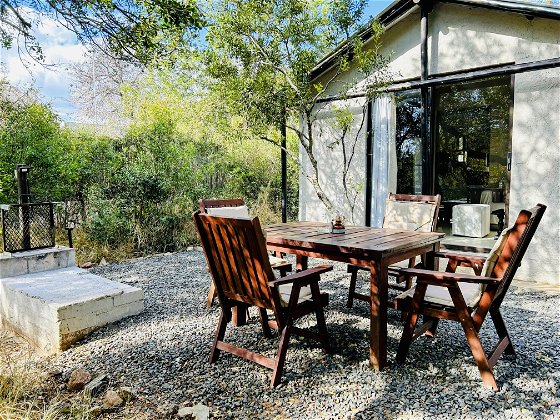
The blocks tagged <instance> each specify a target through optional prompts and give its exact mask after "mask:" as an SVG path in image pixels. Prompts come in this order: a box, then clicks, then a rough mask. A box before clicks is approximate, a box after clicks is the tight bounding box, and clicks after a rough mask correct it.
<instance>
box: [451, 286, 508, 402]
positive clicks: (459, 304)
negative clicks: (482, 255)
mask: <svg viewBox="0 0 560 420" xmlns="http://www.w3.org/2000/svg"><path fill="white" fill-rule="evenodd" d="M447 289H448V290H449V294H450V295H451V298H452V299H453V304H454V305H455V309H456V310H457V315H458V316H459V321H460V322H461V326H462V327H463V331H464V332H465V336H466V337H467V342H468V343H469V347H470V348H471V353H472V355H473V357H474V360H475V362H476V365H477V366H478V370H479V372H480V377H481V378H482V382H483V383H484V384H485V385H488V386H490V387H492V388H493V389H494V390H495V391H498V389H499V388H498V385H497V384H496V379H495V378H494V373H493V372H492V369H491V368H490V365H489V363H488V359H487V358H486V353H485V352H484V348H483V347H482V343H481V342H480V338H479V337H478V333H477V331H476V328H475V326H474V323H473V320H472V318H471V316H470V314H469V310H468V309H467V304H466V303H465V299H464V298H463V294H462V293H461V290H460V289H459V286H457V285H455V286H453V287H448V288H447Z"/></svg>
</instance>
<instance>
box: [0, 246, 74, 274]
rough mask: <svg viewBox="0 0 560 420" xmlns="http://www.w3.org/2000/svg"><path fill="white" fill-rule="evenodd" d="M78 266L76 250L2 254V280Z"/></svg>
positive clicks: (58, 249) (45, 250)
mask: <svg viewBox="0 0 560 420" xmlns="http://www.w3.org/2000/svg"><path fill="white" fill-rule="evenodd" d="M75 265H76V253H75V251H74V248H68V247H66V246H55V247H53V248H43V249H33V250H31V251H23V252H14V253H10V252H3V253H0V279H3V278H6V277H13V276H19V275H20V274H29V273H38V272H40V271H47V270H56V269H59V268H66V267H73V266H75Z"/></svg>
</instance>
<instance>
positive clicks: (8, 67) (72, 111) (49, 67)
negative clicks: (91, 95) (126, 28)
mask: <svg viewBox="0 0 560 420" xmlns="http://www.w3.org/2000/svg"><path fill="white" fill-rule="evenodd" d="M391 3H392V1H386V0H369V1H368V4H367V7H366V12H365V15H366V17H373V16H375V15H377V14H378V13H379V12H381V11H382V10H383V9H385V7H387V6H388V5H389V4H391ZM27 13H32V11H31V10H30V9H28V10H27ZM35 37H36V38H37V40H38V41H39V43H40V45H41V46H42V48H43V53H44V56H45V63H44V64H45V65H41V64H39V63H37V62H34V61H33V60H30V59H29V58H28V57H26V54H25V53H21V54H20V53H19V52H18V49H17V47H14V48H11V49H5V48H3V47H0V76H2V78H5V79H6V80H7V81H8V82H10V83H11V84H13V85H14V86H16V87H18V88H20V89H22V90H27V89H28V88H30V87H32V88H34V89H36V90H37V92H38V95H39V98H40V99H41V100H42V101H43V102H45V103H48V104H50V105H51V107H52V109H53V110H54V111H55V112H56V113H57V114H58V115H59V116H60V118H61V119H62V120H63V121H66V122H69V121H74V120H75V119H76V114H77V109H76V107H75V105H74V104H73V103H72V101H71V97H70V83H71V78H70V76H69V72H68V68H69V67H70V66H72V65H79V64H80V63H83V61H84V58H85V54H86V53H87V49H86V48H85V47H84V46H82V45H81V44H80V43H79V42H78V40H77V39H76V36H75V35H74V34H73V33H72V32H70V31H68V30H67V29H64V28H63V27H61V26H60V25H59V24H58V23H57V22H56V21H54V20H52V19H49V18H44V17H43V18H41V19H40V24H39V25H38V26H37V28H36V30H35Z"/></svg>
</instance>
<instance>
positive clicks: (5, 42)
mask: <svg viewBox="0 0 560 420" xmlns="http://www.w3.org/2000/svg"><path fill="white" fill-rule="evenodd" d="M39 14H43V15H46V16H48V17H51V18H52V19H54V20H57V21H58V22H60V23H61V24H62V25H63V26H65V27H66V28H67V29H69V30H71V31H72V32H74V33H75V34H76V35H77V37H78V39H79V40H80V41H81V42H84V43H86V44H93V45H96V46H98V47H100V48H102V49H103V50H104V51H106V52H110V53H112V54H113V55H116V56H118V57H119V58H126V59H132V60H134V61H137V62H140V63H149V62H153V61H154V60H155V59H157V60H161V59H165V58H168V57H172V56H173V55H177V54H181V53H182V52H184V51H185V49H186V48H187V47H188V41H189V38H190V35H192V34H193V33H194V31H195V30H197V29H200V28H201V27H202V26H203V25H204V20H203V17H202V14H201V12H200V10H199V8H198V6H197V5H196V1H195V0H44V1H41V0H0V42H1V44H2V46H4V47H8V48H9V47H11V46H12V45H13V43H14V40H16V39H18V38H21V39H22V40H23V42H24V45H25V46H26V48H27V50H28V52H29V53H30V54H31V55H32V57H34V58H36V59H39V60H41V59H43V54H42V51H41V46H40V43H39V42H38V41H37V39H36V38H35V37H34V35H33V27H34V26H36V25H37V24H38V23H39V22H38V16H39Z"/></svg>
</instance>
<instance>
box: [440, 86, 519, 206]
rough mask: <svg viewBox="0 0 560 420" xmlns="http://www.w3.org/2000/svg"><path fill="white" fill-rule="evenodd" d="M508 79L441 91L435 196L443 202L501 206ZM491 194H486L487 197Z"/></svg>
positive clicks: (506, 144)
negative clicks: (486, 202) (483, 198)
mask: <svg viewBox="0 0 560 420" xmlns="http://www.w3.org/2000/svg"><path fill="white" fill-rule="evenodd" d="M509 106H510V78H509V77H504V78H497V79H492V80H484V81H480V82H470V83H464V84H459V85H454V86H450V87H445V88H440V89H438V90H437V95H436V103H435V107H436V121H437V125H436V132H435V134H436V156H435V165H436V192H438V193H440V194H441V195H442V200H443V201H449V200H456V201H464V202H471V203H479V202H480V200H481V194H482V193H483V191H490V192H491V194H492V197H491V199H492V201H493V202H503V201H504V191H505V190H506V188H507V185H506V183H507V172H506V160H507V153H508V149H509V138H510V134H509V132H510V126H509V125H510V124H509ZM486 194H489V193H486Z"/></svg>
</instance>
